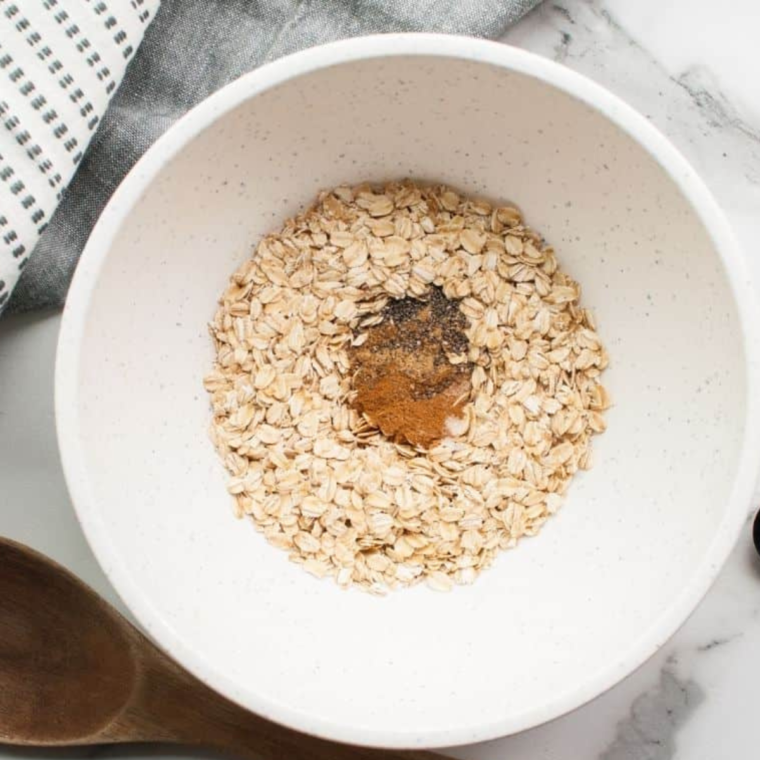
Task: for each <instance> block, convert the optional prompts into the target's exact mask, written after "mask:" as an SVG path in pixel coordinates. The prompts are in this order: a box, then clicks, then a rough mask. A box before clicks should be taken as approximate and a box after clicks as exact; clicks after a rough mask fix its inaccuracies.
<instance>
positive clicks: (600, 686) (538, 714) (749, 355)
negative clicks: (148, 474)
mask: <svg viewBox="0 0 760 760" xmlns="http://www.w3.org/2000/svg"><path fill="white" fill-rule="evenodd" d="M402 55H403V56H433V57H444V58H446V57H448V58H453V59H460V60H467V61H473V62H480V63H485V64H490V65H493V66H498V67H502V68H505V69H508V70H511V71H515V72H518V73H520V74H523V75H527V76H529V77H533V78H535V79H538V80H540V81H542V82H545V83H547V84H549V85H551V86H553V87H555V88H557V89H559V90H561V91H563V92H565V93H567V94H569V95H570V96H572V97H574V98H575V99H577V100H579V101H581V102H583V103H585V104H587V105H588V106H590V107H592V108H593V109H595V110H596V111H598V112H599V113H601V114H602V115H604V116H605V117H606V118H607V119H609V120H610V121H611V122H613V123H614V124H615V125H617V126H618V127H619V128H621V129H622V130H623V131H624V132H626V133H627V134H628V135H630V136H631V137H632V138H633V139H634V140H635V141H636V142H637V143H638V144H639V145H641V146H642V147H643V148H644V149H645V150H646V151H647V152H648V153H649V154H650V155H651V156H652V157H653V158H654V159H655V160H656V161H657V162H658V163H659V165H660V166H661V167H662V169H663V170H664V171H665V172H666V173H667V174H668V175H669V176H670V177H671V178H672V180H673V181H674V182H675V183H676V185H677V186H678V188H679V189H680V191H681V193H682V194H683V196H684V197H685V198H686V199H687V200H688V201H689V203H690V204H691V206H692V207H693V209H694V210H695V212H696V213H697V214H698V216H699V217H700V219H701V220H702V222H703V224H704V225H705V228H706V230H707V232H708V234H709V236H710V238H711V240H712V242H713V244H714V246H715V248H716V250H717V252H718V254H719V256H720V257H721V259H722V262H723V265H724V268H725V271H726V276H727V277H728V280H729V283H730V287H731V291H732V293H733V296H734V299H735V301H736V306H737V309H738V312H739V318H740V322H741V325H742V331H743V336H742V337H743V346H744V352H745V357H746V375H747V376H746V382H747V388H748V403H747V413H746V416H745V419H744V423H745V435H744V445H743V450H742V454H741V457H740V462H739V468H738V472H737V475H736V478H735V481H734V484H733V489H732V492H731V494H730V499H729V500H728V505H727V507H726V510H725V513H724V516H723V519H722V521H721V523H720V526H719V528H718V530H717V531H716V534H715V537H714V539H713V542H712V544H711V545H710V547H709V549H708V551H707V552H706V553H705V556H704V558H703V559H702V561H701V563H700V564H699V565H698V566H696V567H695V568H694V572H693V574H692V577H691V580H690V581H689V583H688V584H687V585H686V586H685V587H684V588H683V590H682V591H681V593H680V595H679V596H678V597H677V599H676V601H675V603H674V604H673V605H672V606H671V607H670V609H668V610H667V612H665V613H664V614H663V615H661V616H660V617H659V618H658V619H657V620H656V621H655V623H654V624H653V625H651V626H650V627H649V628H648V629H647V630H645V631H643V632H642V633H641V635H640V636H639V637H638V638H637V640H636V641H635V643H634V644H633V646H631V648H630V649H629V650H628V651H626V652H621V654H620V656H619V657H618V658H617V659H616V660H615V661H613V662H610V663H606V664H603V665H602V666H601V667H600V668H599V669H598V670H597V671H596V672H594V673H591V674H589V678H588V679H587V680H586V681H585V682H583V683H579V684H577V685H576V687H575V688H571V689H568V690H567V691H565V692H564V693H562V694H561V695H558V696H557V697H556V698H552V699H549V700H547V702H546V703H545V704H544V705H542V706H541V707H540V708H538V709H532V710H526V711H524V712H522V713H517V714H512V715H509V716H505V717H504V718H503V719H502V720H499V721H493V722H487V723H483V724H473V725H470V726H467V727H464V728H461V727H460V728H455V729H451V728H449V727H447V726H446V725H441V726H440V727H438V728H437V729H436V730H434V731H424V732H416V731H411V730H403V731H400V730H389V731H381V730H365V729H357V728H355V727H353V726H351V725H345V724H341V723H338V722H334V721H330V720H324V719H322V718H318V717H315V716H313V715H309V714H305V713H303V712H301V711H297V710H294V709H292V708H291V707H290V706H289V705H288V704H286V703H282V702H274V701H272V700H270V699H267V698H264V697H262V696H261V695H259V694H257V693H256V688H255V684H253V685H252V686H251V687H250V688H248V687H243V686H241V685H240V684H236V683H234V682H233V681H232V680H231V679H229V678H227V677H226V676H225V675H223V674H222V673H220V672H218V671H217V670H216V669H215V668H214V665H213V663H212V662H208V661H207V660H206V659H204V658H203V657H202V656H199V655H198V654H197V653H195V652H193V651H191V650H190V649H188V647H187V646H186V645H185V643H184V641H183V640H182V638H181V637H180V636H179V635H178V634H177V632H176V631H174V630H173V629H172V627H171V626H170V625H169V624H168V623H167V621H166V619H165V618H164V617H163V616H162V614H161V611H160V610H157V609H155V608H153V607H152V606H151V605H150V604H149V603H148V602H147V600H146V598H145V597H144V595H143V593H142V591H141V589H140V588H139V587H138V586H137V585H136V584H135V583H133V580H132V577H131V576H130V574H129V572H128V569H127V568H126V567H125V566H124V565H123V564H122V563H121V562H120V561H119V559H118V555H117V554H116V553H115V552H114V551H113V548H112V546H111V541H110V536H109V533H108V528H107V526H106V525H105V524H104V523H103V521H102V519H101V517H100V514H99V511H98V506H97V503H96V501H95V499H94V497H93V493H92V490H91V484H90V478H89V475H88V472H87V468H86V466H85V458H84V455H83V449H82V443H81V439H80V427H79V419H78V417H77V411H76V410H77V407H76V403H75V402H76V398H77V387H78V385H79V366H80V360H81V352H82V342H83V336H84V334H85V327H86V323H87V318H88V314H89V310H90V303H91V298H92V292H93V289H94V287H95V285H96V282H97V280H98V276H99V273H100V271H101V267H102V266H103V263H104V262H105V261H106V259H107V257H108V254H109V251H110V249H111V244H112V242H113V240H114V239H115V237H116V235H117V234H118V231H119V230H120V228H121V225H122V223H123V222H124V220H125V219H126V218H127V217H128V216H129V214H130V212H131V211H132V209H133V207H134V206H135V203H136V202H137V201H138V199H139V198H140V196H141V195H142V194H143V192H144V191H145V189H146V188H147V187H148V186H149V185H150V184H151V182H152V181H153V179H154V178H155V177H156V175H157V174H158V173H159V172H160V171H161V170H162V169H163V168H164V166H166V164H167V163H168V162H169V161H170V160H171V159H172V158H173V157H174V156H175V155H176V154H177V153H179V152H180V151H181V150H182V149H183V148H184V147H185V146H186V145H187V144H188V142H190V141H191V140H192V139H193V138H195V137H196V136H197V135H198V134H199V133H200V132H201V131H203V130H204V129H206V128H207V127H208V126H209V125H211V124H212V123H213V122H214V121H216V120H217V119H220V118H221V117H223V116H224V115H225V114H227V113H228V112H229V111H231V110H232V109H234V108H235V107H237V106H239V105H240V104H241V103H243V102H244V101H246V100H248V99H250V98H253V97H256V96H257V95H258V94H260V93H262V92H264V91H266V90H268V89H270V88H272V87H275V86H277V85H281V84H283V83H284V82H287V81H289V80H291V79H294V78H296V77H299V76H302V75H304V74H308V73H311V72H314V71H317V70H320V69H324V68H327V67H330V66H334V65H338V64H343V63H347V62H350V61H358V60H366V59H373V58H385V57H389V56H402ZM758 325H760V320H758V318H757V312H756V306H755V301H754V297H753V291H752V286H751V283H750V277H749V273H748V270H747V267H746V262H745V260H744V259H743V257H742V255H741V253H740V250H739V247H738V245H737V243H736V241H735V239H734V237H733V234H732V232H731V230H730V228H729V225H728V222H727V220H726V218H725V217H724V215H723V213H722V211H721V210H720V209H719V207H718V205H717V203H716V201H715V200H714V199H713V197H712V195H711V194H710V192H709V191H708V189H707V187H706V186H705V185H704V183H703V182H702V180H701V179H700V178H699V177H698V176H697V174H696V173H695V172H694V170H693V169H692V168H691V167H690V166H689V164H688V163H687V161H686V160H685V159H684V158H683V157H682V156H681V154H680V153H679V152H678V151H677V150H676V148H674V147H673V145H672V144H671V143H670V142H669V141H668V140H667V139H666V138H665V137H664V136H663V135H662V134H661V133H660V132H659V131H658V130H657V129H656V128H655V127H654V126H652V124H650V123H649V121H648V120H647V119H646V118H645V117H644V116H642V115H641V114H639V113H638V112H636V111H635V110H634V109H633V108H631V107H630V106H628V105H627V104H626V103H624V102H623V101H622V100H620V99H619V98H618V97H616V96H615V95H613V94H611V93H610V92H608V91H607V90H606V89H604V88H603V87H601V86H600V85H597V84H595V83H594V82H592V81H591V80H590V79H587V78H586V77H584V76H582V75H580V74H577V73H575V72H573V71H571V70H569V69H567V68H565V67H564V66H561V65H559V64H557V63H554V62H553V61H550V60H547V59H544V58H541V57H539V56H538V55H535V54H532V53H529V52H526V51H524V50H520V49H517V48H513V47H510V46H507V45H504V44H502V43H496V42H486V41H483V40H477V39H472V38H467V37H455V36H449V35H438V34H390V35H376V36H371V37H363V38H357V39H351V40H346V41H341V42H334V43H330V44H327V45H322V46H319V47H315V48H311V49H309V50H305V51H302V52H299V53H295V54H293V55H290V56H287V57H285V58H281V59H279V60H277V61H275V62H273V63H269V64H267V65H265V66H262V67H261V68H259V69H257V70H255V71H253V72H251V73H250V74H247V75H245V76H243V77H241V78H240V79H238V80H237V81H235V82H233V83H231V84H230V85H228V86H226V87H225V88H223V89H222V90H220V91H218V92H217V93H215V94H214V95H212V96H211V97H209V98H208V99H206V100H205V101H203V102H202V103H201V104H200V105H198V106H197V107H195V108H194V109H193V110H192V111H190V112H189V113H188V114H186V115H185V116H184V117H182V118H181V119H180V120H179V121H178V122H177V123H176V124H174V126H172V127H171V129H169V130H168V131H167V132H166V134H164V135H163V136H162V137H161V138H160V139H159V140H158V141H157V142H156V143H155V145H153V147H152V148H151V149H150V150H149V151H148V152H147V153H146V154H145V155H144V156H143V158H142V159H141V160H140V161H139V162H138V163H137V165H136V166H135V167H134V168H133V169H132V171H130V172H129V174H128V175H127V177H126V178H125V180H124V182H123V183H122V184H121V186H120V187H119V188H118V190H117V191H116V193H115V194H114V195H113V197H112V198H111V200H110V202H109V203H108V205H107V206H106V209H105V210H104V212H103V214H102V215H101V217H100V220H99V221H98V223H97V225H96V226H95V229H94V231H93V233H92V235H91V237H90V239H89V242H88V244H87V247H86V249H85V251H84V253H83V255H82V259H81V261H80V263H79V266H78V268H77V271H76V274H75V277H74V280H73V284H72V286H71V290H70V292H69V296H68V301H67V304H66V308H65V310H64V315H63V321H62V326H61V333H60V338H59V344H58V352H57V359H56V375H55V398H56V424H57V430H58V442H59V447H60V450H61V458H62V462H63V469H64V473H65V477H66V482H67V484H68V488H69V492H70V495H71V499H72V501H73V503H74V506H75V509H76V512H77V515H78V518H79V520H80V522H81V524H82V527H83V529H84V532H85V534H86V536H87V539H88V541H89V543H90V546H91V547H92V549H93V551H94V553H95V556H96V557H97V559H98V561H99V562H100V564H101V566H102V567H103V570H104V571H105V573H106V575H107V576H108V578H109V580H110V581H111V583H112V584H113V585H114V587H115V588H116V590H117V592H118V593H119V595H120V596H121V598H122V599H123V600H124V602H125V603H126V605H127V606H128V607H129V609H130V610H131V611H132V612H133V613H134V615H135V617H136V618H137V620H138V621H139V622H140V624H141V625H143V626H144V628H145V629H146V630H147V632H148V633H149V634H150V635H151V636H152V637H153V638H154V639H155V641H156V642H157V643H158V644H159V646H161V647H162V648H163V649H164V650H165V651H166V652H168V653H169V654H170V655H171V656H172V657H174V658H175V659H176V660H177V661H178V662H180V663H181V664H182V665H183V666H184V667H186V668H187V669H188V670H189V671H190V672H192V673H193V674H194V675H195V676H197V677H198V678H199V679H201V680H202V681H204V682H205V683H207V684H208V685H209V686H211V687H212V688H213V689H215V690H216V691H218V692H221V693H222V694H224V695H225V696H227V697H228V698H230V699H232V700H234V701H235V702H238V703H239V704H241V705H243V706H244V707H246V708H248V709H251V710H253V711H254V712H256V713H258V714H259V715H262V716H264V717H266V718H269V719H271V720H274V721H277V722H278V723H282V724H285V725H287V726H290V727H292V728H294V729H297V730H300V731H304V732H307V733H310V734H315V735H319V736H322V737H325V738H330V739H335V740H338V741H344V742H349V743H354V744H360V745H369V746H382V747H442V746H451V745H458V744H466V743H471V742H479V741H485V740H488V739H494V738H497V737H500V736H505V735H508V734H512V733H516V732H518V731H523V730H525V729H528V728H532V727H533V726H536V725H539V724H541V723H544V722H546V721H549V720H551V719H553V718H557V717H559V716H560V715H563V714H565V713H567V712H569V711H571V710H573V709H575V708H577V707H579V706H581V705H583V704H584V703H586V702H588V701H590V700H592V699H594V698H595V697H597V696H599V695H600V694H602V693H603V692H605V691H606V690H607V689H609V688H611V687H612V686H614V685H615V684H616V683H618V682H619V681H620V680H622V679H623V678H624V677H625V676H627V675H629V674H630V673H631V672H633V671H634V670H635V669H636V668H638V667H639V666H640V665H641V664H642V663H644V662H645V661H646V660H647V659H648V658H649V657H651V656H652V655H653V654H654V653H655V652H656V651H657V650H658V649H659V648H660V647H661V646H662V645H663V644H664V643H665V642H666V641H667V640H668V639H669V638H670V637H671V636H672V635H673V634H674V633H675V631H676V630H677V629H678V628H679V627H680V626H681V625H682V623H683V622H684V621H685V620H686V618H687V617H688V616H689V615H690V614H691V612H692V611H693V610H694V608H695V607H696V606H697V604H698V603H699V601H700V600H701V599H702V597H703V596H704V595H705V593H706V592H707V590H708V589H709V587H710V586H711V584H712V583H713V581H714V580H715V578H716V576H717V575H718V573H719V571H720V569H721V567H722V566H723V564H724V562H725V561H726V559H727V557H728V555H729V553H730V552H731V550H732V548H733V546H734V544H735V543H736V540H737V538H738V536H739V532H740V530H741V528H742V526H743V525H744V524H745V523H746V521H747V516H748V511H749V507H750V502H751V498H752V494H753V489H754V486H755V484H756V482H757V474H758V469H759V468H760V445H759V444H760V428H759V426H758V414H757V400H756V399H755V398H754V397H753V395H752V389H753V388H757V387H760V383H758V367H759V363H758V346H759V345H760V342H759V341H758Z"/></svg>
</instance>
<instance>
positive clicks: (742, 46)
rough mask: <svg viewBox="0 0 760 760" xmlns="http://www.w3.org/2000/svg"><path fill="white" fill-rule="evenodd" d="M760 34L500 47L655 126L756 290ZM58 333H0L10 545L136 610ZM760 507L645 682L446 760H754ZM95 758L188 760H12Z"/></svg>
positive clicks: (739, 8) (582, 25) (35, 322)
mask: <svg viewBox="0 0 760 760" xmlns="http://www.w3.org/2000/svg"><path fill="white" fill-rule="evenodd" d="M759 24H760V5H759V4H758V3H757V0H726V2H724V3H722V4H717V3H715V2H714V1H712V0H562V2H553V1H552V0H545V2H544V3H543V5H541V6H540V7H539V8H538V9H537V10H536V11H534V12H533V13H531V14H530V15H529V16H527V17H526V18H525V19H523V20H522V21H521V22H520V23H519V24H518V25H517V26H515V27H514V28H512V29H511V30H510V31H509V32H508V34H507V35H506V36H505V37H504V41H505V42H507V43H510V44H512V45H516V46H519V47H523V48H526V49H529V50H532V51H534V52H536V53H538V54H540V55H544V56H547V57H549V58H553V59H554V60H557V61H560V62H562V63H563V64H565V65H566V66H569V67H570V68H572V69H575V70H577V71H580V72H582V73H583V74H586V75H587V76H589V77H591V78H592V79H594V80H596V81H597V82H599V83H601V84H602V85H605V86H606V87H608V88H609V89H610V90H612V91H613V92H615V93H617V94H618V95H620V96H621V97H622V98H623V99H625V100H626V101H628V102H629V103H630V104H631V105H633V106H634V107H635V108H637V109H638V110H640V111H641V112H643V113H644V114H646V115H647V116H648V117H649V118H650V119H651V120H652V121H653V122H654V124H655V125H656V126H658V127H659V128H660V129H661V130H662V131H663V132H664V133H665V134H666V135H667V136H668V137H669V138H670V139H671V140H672V141H673V142H674V143H675V144H676V146H677V147H679V148H680V149H681V151H682V152H683V153H684V154H685V155H686V157H687V158H688V159H689V161H691V163H692V164H693V165H694V167H695V168H696V169H697V171H698V172H699V173H700V174H701V175H702V176H703V177H704V178H705V180H706V181H707V183H708V185H709V186H710V187H711V189H712V191H713V193H714V194H715V195H716V197H717V199H718V201H719V202H720V204H721V205H722V206H723V208H724V210H725V211H726V213H727V214H728V216H729V219H730V221H731V222H732V224H733V226H734V229H735V231H736V233H737V234H738V236H739V238H740V240H741V242H742V243H743V244H744V246H745V250H746V252H747V255H748V258H749V260H750V262H751V266H752V271H753V274H754V276H755V279H756V282H758V283H760V251H759V250H758V249H757V245H756V240H757V239H758V238H760V213H758V211H759V210H760V89H758V88H757V84H756V81H755V77H754V75H753V74H752V72H756V71H757V70H758V68H756V67H760V47H759V46H758V45H757V43H756V40H755V35H756V30H757V28H758V25H759ZM759 295H760V292H759ZM58 325H59V316H58V315H57V314H47V315H32V316H25V317H14V318H6V319H5V320H3V321H2V323H0V505H2V506H1V507H0V534H3V535H8V536H10V537H12V538H15V539H17V540H19V541H23V542H25V543H27V544H29V545H31V546H34V547H35V548H38V549H40V550H41V551H43V552H45V553H47V554H49V555H50V556H52V557H54V558H55V559H57V560H58V561H59V562H61V563H63V564H64V565H66V566H68V567H69V568H71V569H72V570H73V571H74V572H76V573H77V574H78V575H80V576H81V577H82V578H84V579H85V580H86V581H87V582H88V583H90V584H91V585H92V586H94V587H95V588H96V589H97V590H98V591H99V592H100V593H102V594H103V595H104V596H105V597H106V598H107V599H109V600H110V601H111V602H113V603H114V604H115V605H116V606H117V607H119V608H120V609H121V610H122V611H124V608H123V605H121V604H120V602H119V600H118V599H117V598H116V595H115V592H114V591H113V589H112V588H111V587H110V586H109V584H108V582H107V581H106V579H105V577H104V576H103V574H102V572H101V571H100V569H99V567H98V565H97V563H96V562H95V559H94V557H93V556H92V554H91V552H90V550H89V548H88V546H87V544H86V543H85V540H84V537H83V535H82V533H81V531H80V529H79V526H78V524H77V521H76V518H75V516H74V512H73V510H72V508H71V504H70V502H69V499H68V496H67V493H66V488H65V485H64V481H63V475H62V472H61V468H60V464H59V461H58V451H57V446H56V441H55V434H54V426H53V358H54V350H55V341H56V337H57V332H58ZM756 496H757V495H756ZM758 505H760V498H756V499H755V503H754V504H748V505H747V530H746V531H745V532H744V533H743V535H742V537H741V540H740V542H739V544H738V546H737V547H736V549H735V551H734V553H733V555H732V556H731V558H730V560H729V562H728V564H727V565H726V567H725V569H724V570H723V572H722V573H721V575H720V577H719V579H718V581H717V583H716V584H715V586H714V587H713V588H712V590H711V591H710V592H709V593H708V595H707V597H706V598H705V599H704V601H703V602H702V604H701V605H700V606H699V608H698V609H697V610H696V612H695V613H694V614H693V615H692V616H691V618H690V619H689V620H688V622H687V623H686V624H685V625H684V626H683V628H682V629H681V630H680V631H679V632H678V633H677V634H676V636H675V637H674V638H673V639H672V640H671V641H670V642H668V643H667V644H666V645H665V646H664V647H663V648H662V650H661V651H660V652H659V653H658V654H657V655H656V656H655V657H653V658H652V659H651V660H650V661H649V662H647V663H646V664H645V665H644V666H642V667H641V668H640V669H639V670H638V671H636V672H635V673H634V674H633V675H631V676H630V677H628V678H627V679H626V680H625V681H623V682H622V683H620V684H619V685H618V686H616V687H615V688H613V689H611V690H610V691H609V692H607V693H606V694H604V695H603V696H601V697H599V698H598V699H596V700H595V701H593V702H591V703H589V704H588V705H586V706H585V707H582V708H581V709H579V710H576V711H575V712H573V713H571V714H569V715H567V716H565V717H563V718H560V719H558V720H555V721H553V722H552V723H549V724H546V725H544V726H541V727H538V728H535V729H533V730H531V731H527V732H525V733H523V734H519V735H516V736H511V737H507V738H504V739H500V740H498V741H494V742H490V743H488V744H481V745H476V746H470V747H460V748H456V749H454V750H451V751H450V753H449V754H451V755H452V757H459V758H468V759H470V760H491V759H493V760H496V759H497V758H510V760H582V759H583V760H586V759H591V758H599V759H600V760H668V759H670V758H675V759H676V760H717V759H721V758H731V759H732V760H750V758H755V757H757V754H758V752H757V738H756V730H755V720H757V715H758V708H757V705H758V704H760V560H759V559H758V558H757V556H756V555H755V553H754V551H753V549H752V546H751V541H750V520H751V516H752V514H753V511H754V508H755V507H756V506H758ZM96 754H97V755H100V756H103V755H107V756H110V757H123V758H125V760H126V758H135V757H138V756H140V757H161V758H166V757H179V756H180V755H179V754H177V753H174V752H173V751H170V752H168V753H167V751H166V750H165V749H159V748H155V749H153V748H147V749H141V750H135V749H134V748H107V749H101V748H97V749H87V750H66V751H65V753H51V752H43V751H36V750H23V751H22V750H13V749H10V748H0V760H2V759H3V758H14V759H15V758H26V759H27V760H29V759H31V758H37V757H41V758H42V757H44V758H48V759H51V758H53V757H56V758H57V757H63V756H65V757H68V758H82V757H91V756H93V755H96ZM193 755H194V756H195V757H202V756H204V755H203V753H201V752H194V753H193ZM183 756H186V755H183Z"/></svg>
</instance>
